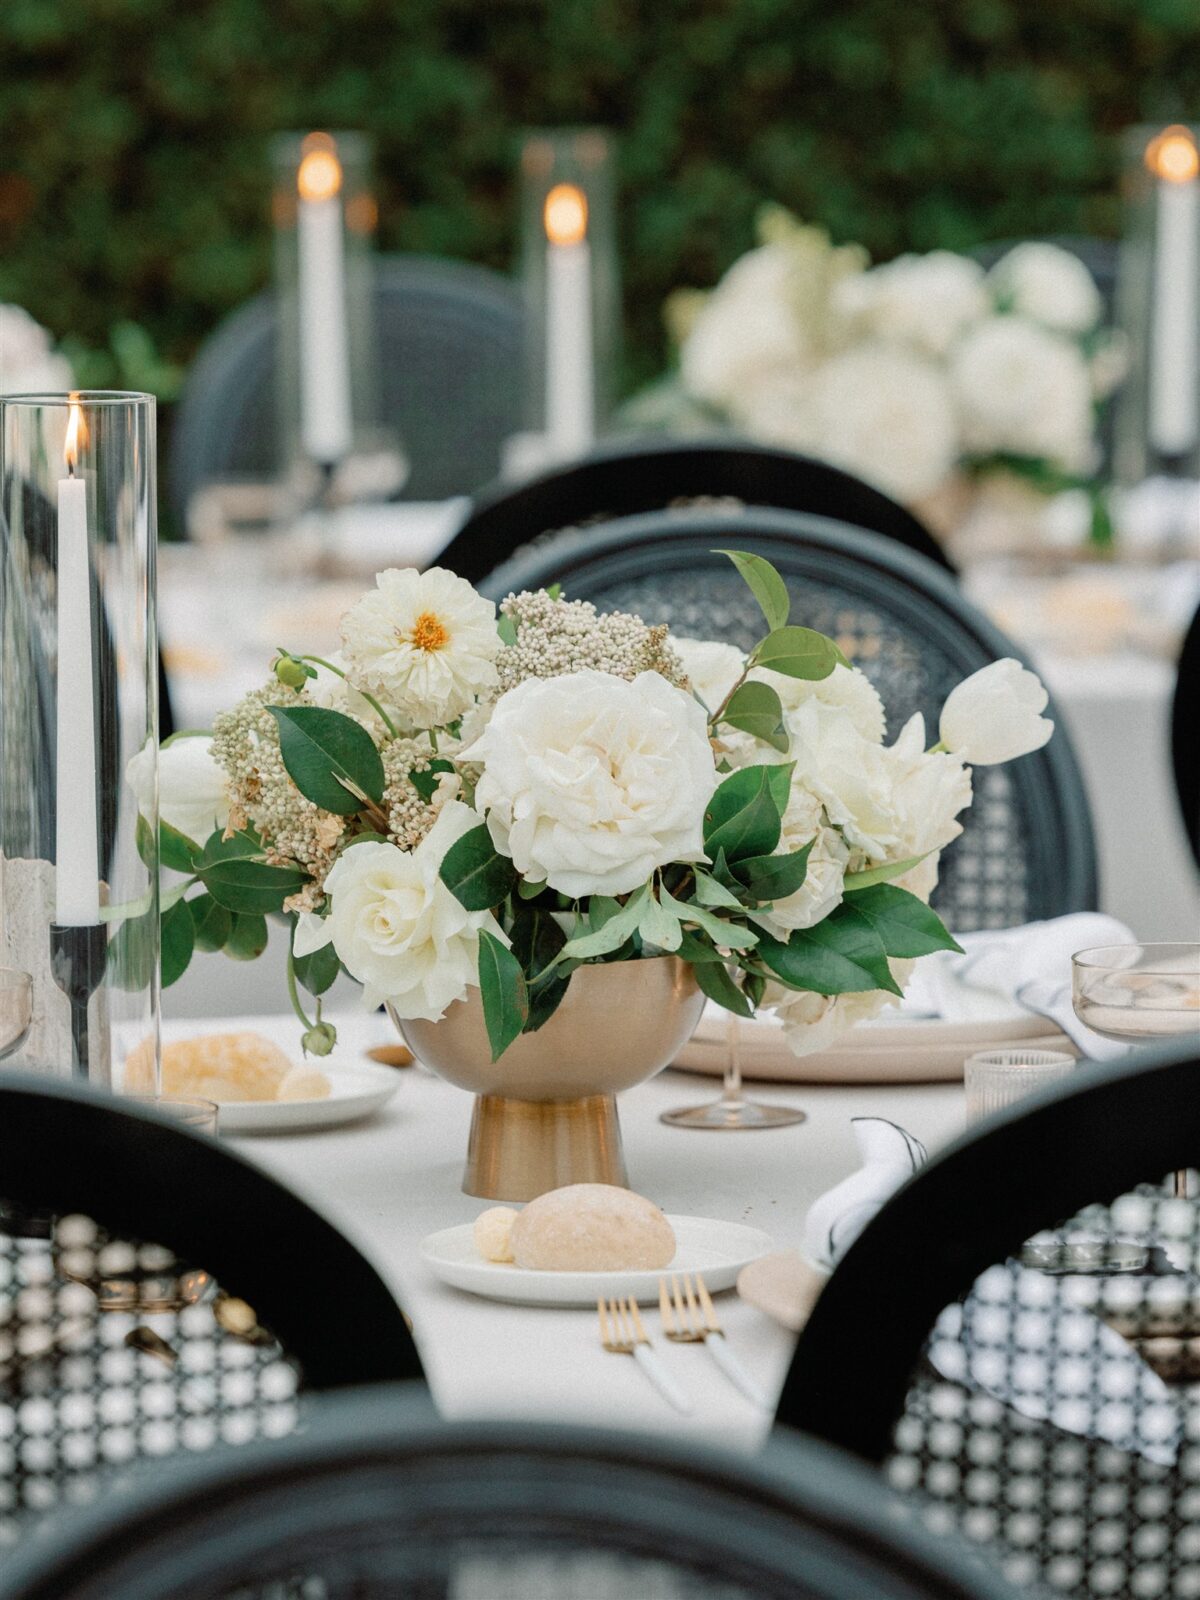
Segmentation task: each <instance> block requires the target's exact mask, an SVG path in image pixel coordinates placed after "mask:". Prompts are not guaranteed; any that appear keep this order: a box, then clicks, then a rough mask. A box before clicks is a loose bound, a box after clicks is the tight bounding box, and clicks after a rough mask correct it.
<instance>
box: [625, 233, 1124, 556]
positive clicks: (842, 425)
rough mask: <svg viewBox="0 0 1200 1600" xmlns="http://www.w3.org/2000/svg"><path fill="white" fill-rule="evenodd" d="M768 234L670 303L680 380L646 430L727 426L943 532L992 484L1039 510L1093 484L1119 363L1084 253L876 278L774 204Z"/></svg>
mask: <svg viewBox="0 0 1200 1600" xmlns="http://www.w3.org/2000/svg"><path fill="white" fill-rule="evenodd" d="M759 233H760V239H761V243H760V244H759V245H758V246H757V248H755V249H753V250H751V251H749V252H748V253H747V254H746V255H744V256H742V257H741V259H740V260H738V261H736V262H735V263H734V265H733V266H732V267H731V268H730V269H729V271H728V272H727V273H726V274H725V276H724V277H723V278H722V279H721V281H720V283H718V284H717V286H716V288H715V289H713V290H712V291H711V292H707V293H705V292H702V291H698V290H691V289H687V290H678V291H676V293H675V294H674V295H672V296H671V298H670V300H669V301H668V304H667V307H666V316H667V321H668V324H669V326H670V328H671V331H672V334H673V335H674V338H675V340H676V343H677V345H678V349H679V373H678V378H677V379H676V380H672V381H671V382H669V383H667V384H666V385H660V386H659V387H658V388H657V389H655V390H653V391H650V392H649V393H648V394H647V395H646V396H643V397H641V398H640V399H639V400H637V401H635V402H634V405H633V408H632V412H631V415H632V417H633V419H634V420H637V421H640V422H643V423H647V422H648V423H651V424H653V423H660V424H663V425H665V426H667V427H683V428H695V427H698V426H700V425H702V424H703V422H705V421H708V422H711V421H712V420H713V419H714V418H718V419H720V420H722V421H724V422H727V423H729V424H731V425H732V426H733V427H735V428H737V429H738V430H739V431H741V432H743V433H745V434H746V435H747V436H749V437H750V438H753V439H757V440H760V441H762V442H765V443H771V444H778V445H782V446H785V447H787V448H790V449H794V450H798V451H800V452H802V453H804V454H807V455H813V456H817V457H819V458H821V459H822V460H826V461H829V462H831V463H833V464H835V465H837V466H842V467H845V468H846V469H847V470H849V471H851V472H854V473H856V474H857V475H858V476H860V477H862V478H865V479H866V480H867V481H868V482H871V483H874V484H875V485H876V486H877V487H878V488H880V489H883V490H884V491H885V492H887V493H889V494H891V495H893V496H895V498H896V499H898V500H901V501H903V502H904V503H905V504H908V505H910V506H913V507H915V508H917V509H918V510H920V511H921V512H922V513H923V514H925V515H926V516H927V518H928V519H929V520H930V521H931V522H932V523H933V524H934V525H935V526H940V527H942V528H947V526H948V525H949V524H951V523H953V522H954V521H956V520H957V519H958V518H959V517H960V516H961V513H962V511H963V509H964V504H965V501H966V498H967V494H966V491H968V490H969V489H970V488H972V487H973V486H974V485H976V484H978V483H979V482H980V481H986V480H989V479H990V480H993V481H994V480H996V479H1000V480H1002V481H1004V482H1008V483H1011V482H1012V481H1013V480H1014V479H1015V480H1016V481H1017V482H1018V483H1020V484H1021V485H1022V486H1023V487H1024V488H1025V489H1026V490H1032V491H1033V492H1034V493H1035V494H1036V495H1037V496H1038V497H1039V498H1040V497H1042V496H1045V495H1046V494H1053V493H1058V492H1060V491H1064V490H1069V489H1071V488H1078V487H1079V486H1081V485H1083V484H1085V483H1087V482H1088V481H1089V480H1091V479H1092V478H1093V477H1094V476H1095V474H1096V472H1097V470H1098V468H1099V465H1100V454H1099V448H1098V443H1097V421H1098V414H1099V407H1100V404H1101V403H1102V401H1103V400H1104V399H1105V398H1106V397H1107V396H1108V394H1109V393H1111V392H1112V390H1113V388H1115V386H1116V384H1117V383H1118V382H1119V380H1120V377H1121V375H1122V367H1123V362H1122V360H1121V356H1120V350H1119V346H1118V345H1117V343H1116V340H1115V337H1114V336H1113V335H1112V334H1111V333H1109V332H1107V331H1106V330H1105V329H1104V328H1103V327H1102V320H1103V312H1104V307H1103V302H1102V300H1101V296H1100V293H1099V290H1098V289H1097V287H1096V285H1095V283H1094V282H1093V280H1092V277H1091V274H1090V273H1089V272H1088V269H1087V268H1086V266H1084V265H1083V263H1082V262H1081V261H1079V260H1078V259H1077V258H1076V257H1075V256H1073V255H1071V254H1070V253H1069V252H1067V251H1065V250H1062V249H1060V248H1058V247H1057V246H1055V245H1051V244H1043V243H1028V244H1022V245H1018V246H1017V247H1016V248H1015V249H1013V250H1011V251H1010V252H1009V253H1008V254H1007V255H1005V256H1004V257H1003V258H1002V259H1001V260H1000V261H999V262H997V263H996V265H995V266H994V267H992V268H991V270H990V271H985V269H984V268H983V267H982V266H981V265H980V264H979V263H978V262H976V261H972V260H970V259H968V258H967V257H964V256H958V255H954V254H952V253H951V252H949V251H946V250H935V251H932V252H931V253H930V254H928V255H906V256H901V257H899V258H898V259H897V260H895V261H890V262H887V263H886V264H884V265H882V266H877V267H871V266H870V265H869V261H868V257H867V254H866V252H865V250H863V249H861V248H860V247H858V246H854V245H843V246H835V245H833V244H832V243H831V242H830V239H829V236H828V235H827V234H826V233H825V232H824V231H823V230H821V229H819V228H815V227H806V226H803V225H802V224H800V223H799V222H797V221H796V220H795V219H794V218H793V217H791V216H790V215H789V214H788V213H786V212H784V211H782V210H781V209H779V208H778V207H770V208H767V209H766V210H765V211H764V212H763V214H762V216H761V217H760V223H759Z"/></svg>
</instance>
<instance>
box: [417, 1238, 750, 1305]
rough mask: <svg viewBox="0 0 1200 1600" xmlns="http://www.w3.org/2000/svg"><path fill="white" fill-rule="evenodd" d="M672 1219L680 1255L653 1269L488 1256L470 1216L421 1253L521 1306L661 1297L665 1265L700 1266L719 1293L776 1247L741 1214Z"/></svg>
mask: <svg viewBox="0 0 1200 1600" xmlns="http://www.w3.org/2000/svg"><path fill="white" fill-rule="evenodd" d="M667 1221H668V1222H669V1223H670V1224H671V1226H672V1228H674V1230H675V1246H676V1248H675V1259H674V1260H673V1261H672V1262H671V1265H670V1266H669V1267H665V1268H655V1269H654V1271H653V1272H532V1271H529V1270H528V1269H526V1268H522V1267H516V1266H512V1265H504V1264H502V1263H500V1262H497V1261H484V1260H483V1259H482V1258H481V1257H480V1254H479V1252H478V1250H476V1248H475V1239H474V1228H473V1226H472V1224H471V1223H469V1222H468V1223H464V1224H463V1225H462V1226H461V1227H457V1228H442V1229H441V1230H440V1231H439V1232H438V1233H431V1234H430V1235H429V1236H428V1238H426V1239H424V1240H422V1242H421V1255H422V1258H423V1259H424V1260H425V1262H426V1263H427V1264H428V1266H429V1268H430V1270H431V1271H432V1272H433V1274H434V1276H435V1277H438V1278H440V1279H441V1280H442V1282H443V1283H449V1284H452V1285H453V1287H454V1288H456V1289H466V1290H467V1291H468V1292H469V1293H470V1294H479V1295H483V1296H484V1297H485V1299H488V1300H509V1301H512V1302H514V1303H515V1304H516V1305H522V1306H594V1305H595V1304H596V1300H597V1298H598V1297H599V1296H600V1295H602V1294H603V1295H614V1294H631V1295H636V1296H637V1299H638V1301H639V1302H640V1303H642V1304H645V1303H648V1302H650V1301H657V1299H658V1280H659V1279H660V1278H661V1277H662V1275H663V1272H664V1271H665V1272H701V1273H703V1274H704V1281H705V1283H706V1284H707V1285H708V1287H709V1289H711V1290H712V1291H713V1293H714V1294H715V1293H716V1292H717V1290H719V1289H732V1288H733V1286H734V1284H735V1283H736V1282H737V1275H738V1273H739V1272H740V1271H741V1270H742V1268H743V1267H744V1266H746V1265H748V1263H749V1262H751V1261H757V1260H758V1258H759V1256H763V1255H766V1254H767V1252H768V1251H769V1250H772V1249H773V1248H774V1245H773V1243H772V1241H771V1237H770V1235H769V1234H766V1233H764V1232H763V1231H762V1229H761V1228H748V1227H747V1226H746V1224H745V1223H743V1222H717V1221H714V1220H713V1219H712V1218H711V1217H671V1216H669V1217H668V1218H667Z"/></svg>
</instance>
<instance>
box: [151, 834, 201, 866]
mask: <svg viewBox="0 0 1200 1600" xmlns="http://www.w3.org/2000/svg"><path fill="white" fill-rule="evenodd" d="M196 849H197V846H196V845H195V844H194V843H193V842H192V840H191V839H189V838H188V837H187V835H186V834H184V833H180V831H179V829H178V828H173V827H172V826H171V824H170V823H169V822H160V823H159V825H158V859H159V861H160V862H161V863H162V865H163V866H164V867H170V869H171V871H172V872H191V871H193V867H192V861H193V858H194V857H195V854H196Z"/></svg>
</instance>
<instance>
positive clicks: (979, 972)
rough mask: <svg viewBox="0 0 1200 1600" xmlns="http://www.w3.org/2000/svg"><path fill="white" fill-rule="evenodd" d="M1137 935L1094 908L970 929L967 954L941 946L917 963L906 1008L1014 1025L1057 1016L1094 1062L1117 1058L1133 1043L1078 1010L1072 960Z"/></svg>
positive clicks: (964, 939) (909, 1012)
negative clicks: (1099, 1029)
mask: <svg viewBox="0 0 1200 1600" xmlns="http://www.w3.org/2000/svg"><path fill="white" fill-rule="evenodd" d="M1132 940H1133V934H1132V933H1130V931H1129V929H1128V928H1127V927H1126V926H1125V924H1124V923H1122V922H1118V921H1117V919H1116V918H1115V917H1106V916H1101V915H1100V913H1099V912H1093V911H1079V912H1074V913H1073V914H1072V915H1070V916H1066V917H1053V918H1051V919H1050V920H1049V921H1047V922H1030V923H1028V924H1026V926H1024V927H1022V928H1000V929H988V930H985V931H984V932H982V933H965V934H962V935H960V937H959V943H960V944H961V945H962V947H963V953H962V954H961V955H960V954H959V953H958V952H957V951H955V950H939V951H938V952H937V953H936V954H934V955H931V956H923V957H922V958H921V960H920V961H918V962H917V964H916V967H915V968H914V970H913V975H912V978H911V980H910V981H909V985H908V989H907V991H906V992H905V996H904V1001H903V1003H902V1005H901V1007H900V1010H901V1011H902V1012H903V1013H904V1014H905V1015H906V1016H913V1017H930V1018H933V1017H939V1018H941V1019H942V1020H943V1021H945V1022H1007V1021H1011V1020H1012V1019H1013V1018H1015V1017H1020V1016H1026V1015H1028V1014H1029V1013H1031V1012H1032V1013H1034V1014H1035V1015H1037V1016H1042V1017H1049V1018H1050V1020H1051V1021H1052V1022H1054V1023H1056V1024H1057V1026H1058V1027H1059V1028H1060V1029H1061V1030H1062V1032H1063V1033H1065V1034H1066V1035H1067V1037H1068V1038H1069V1039H1070V1040H1071V1042H1072V1043H1073V1044H1074V1045H1075V1046H1076V1047H1077V1048H1078V1049H1079V1050H1080V1051H1082V1053H1083V1054H1084V1055H1085V1056H1088V1057H1089V1058H1090V1059H1091V1060H1093V1061H1110V1060H1115V1059H1116V1058H1118V1057H1120V1056H1123V1055H1125V1054H1126V1052H1127V1051H1128V1049H1129V1048H1130V1047H1129V1046H1128V1045H1124V1044H1116V1043H1114V1042H1113V1041H1112V1040H1109V1039H1102V1038H1101V1037H1100V1035H1099V1034H1098V1033H1093V1032H1092V1030H1091V1029H1090V1028H1085V1027H1084V1026H1083V1024H1082V1023H1081V1022H1080V1021H1079V1019H1078V1018H1077V1017H1076V1015H1075V1011H1074V1008H1073V1007H1072V1005H1071V957H1072V956H1073V955H1074V954H1075V952H1076V951H1077V950H1087V949H1090V948H1092V947H1093V946H1095V945H1106V944H1129V943H1131V942H1132Z"/></svg>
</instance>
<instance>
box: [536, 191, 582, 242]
mask: <svg viewBox="0 0 1200 1600" xmlns="http://www.w3.org/2000/svg"><path fill="white" fill-rule="evenodd" d="M543 217H544V219H545V223H546V237H547V239H549V241H550V243H551V244H560V245H563V244H579V243H580V242H581V241H582V240H583V239H585V238H586V237H587V199H586V197H585V195H584V192H583V190H582V189H578V188H576V186H575V185H574V184H573V183H556V184H555V185H554V187H553V189H551V191H550V193H549V194H548V195H547V196H546V207H545V210H544V212H543Z"/></svg>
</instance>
